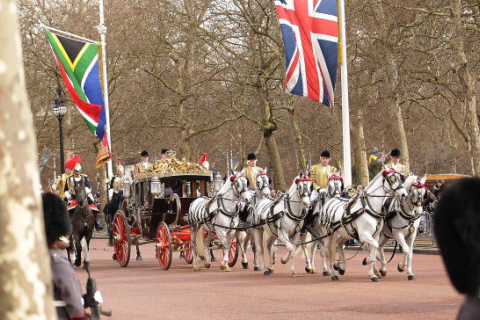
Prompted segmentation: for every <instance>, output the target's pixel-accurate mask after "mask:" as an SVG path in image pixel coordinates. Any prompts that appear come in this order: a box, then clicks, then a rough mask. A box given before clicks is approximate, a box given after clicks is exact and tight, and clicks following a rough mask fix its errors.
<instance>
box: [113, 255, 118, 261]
mask: <svg viewBox="0 0 480 320" xmlns="http://www.w3.org/2000/svg"><path fill="white" fill-rule="evenodd" d="M112 259H113V260H115V261H117V255H116V254H115V253H114V254H112Z"/></svg>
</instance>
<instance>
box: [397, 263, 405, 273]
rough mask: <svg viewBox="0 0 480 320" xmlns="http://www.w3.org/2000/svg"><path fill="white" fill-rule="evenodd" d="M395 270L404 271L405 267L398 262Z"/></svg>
mask: <svg viewBox="0 0 480 320" xmlns="http://www.w3.org/2000/svg"><path fill="white" fill-rule="evenodd" d="M397 270H398V272H403V271H405V268H402V267H400V264H398V266H397Z"/></svg>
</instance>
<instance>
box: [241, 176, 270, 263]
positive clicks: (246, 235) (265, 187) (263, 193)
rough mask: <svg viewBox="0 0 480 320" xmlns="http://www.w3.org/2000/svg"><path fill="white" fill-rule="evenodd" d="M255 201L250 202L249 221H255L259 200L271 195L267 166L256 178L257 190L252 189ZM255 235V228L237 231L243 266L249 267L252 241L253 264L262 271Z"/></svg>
mask: <svg viewBox="0 0 480 320" xmlns="http://www.w3.org/2000/svg"><path fill="white" fill-rule="evenodd" d="M251 192H252V197H253V201H252V203H251V204H250V208H249V214H248V216H247V221H246V222H247V223H250V224H252V223H253V211H254V210H255V206H256V205H257V204H258V202H259V201H260V200H262V199H264V198H266V197H269V196H270V193H271V191H270V181H269V179H268V175H267V168H265V169H264V171H262V172H259V173H258V174H257V177H256V179H255V190H254V191H251ZM252 237H253V229H247V230H246V231H239V232H238V233H237V240H238V246H239V248H240V251H241V252H242V267H243V269H248V259H247V248H248V243H249V242H252V250H253V265H254V270H255V271H260V268H259V266H258V259H257V252H256V248H255V243H254V242H253V241H251V239H252Z"/></svg>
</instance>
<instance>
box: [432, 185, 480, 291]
mask: <svg viewBox="0 0 480 320" xmlns="http://www.w3.org/2000/svg"><path fill="white" fill-rule="evenodd" d="M479 194H480V179H478V178H468V179H462V180H459V181H457V182H454V183H452V184H451V185H449V186H448V187H447V188H446V190H445V192H444V194H443V196H442V198H441V199H440V202H439V203H438V206H437V208H436V209H435V215H434V224H433V225H434V228H435V236H436V238H437V242H438V246H439V248H440V252H441V253H442V257H443V262H444V263H445V267H446V269H447V272H448V275H449V276H450V280H451V281H452V284H453V285H454V287H455V288H456V289H457V290H458V291H459V292H460V293H465V294H467V295H472V294H478V290H479V287H480V211H479V210H478V208H480V197H478V195H479Z"/></svg>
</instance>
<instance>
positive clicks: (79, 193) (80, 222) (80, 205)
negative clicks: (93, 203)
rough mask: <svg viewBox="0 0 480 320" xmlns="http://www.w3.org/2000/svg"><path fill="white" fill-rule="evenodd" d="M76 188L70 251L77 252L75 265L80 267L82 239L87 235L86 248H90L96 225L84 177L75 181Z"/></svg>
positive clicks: (71, 214)
mask: <svg viewBox="0 0 480 320" xmlns="http://www.w3.org/2000/svg"><path fill="white" fill-rule="evenodd" d="M74 189H75V196H76V198H75V200H77V206H76V207H75V209H72V210H70V219H71V221H72V230H73V232H72V241H71V242H70V248H69V251H70V253H73V254H75V265H76V266H77V267H79V266H80V265H81V264H82V245H81V241H82V239H83V238H84V237H85V239H86V240H87V248H86V250H88V248H89V247H90V239H92V235H93V228H94V226H95V216H94V215H93V212H92V210H91V209H90V206H89V204H88V200H87V193H86V192H85V181H84V180H83V179H81V180H80V181H75V186H74ZM72 211H73V212H72ZM69 259H70V255H69ZM70 262H71V261H70Z"/></svg>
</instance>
